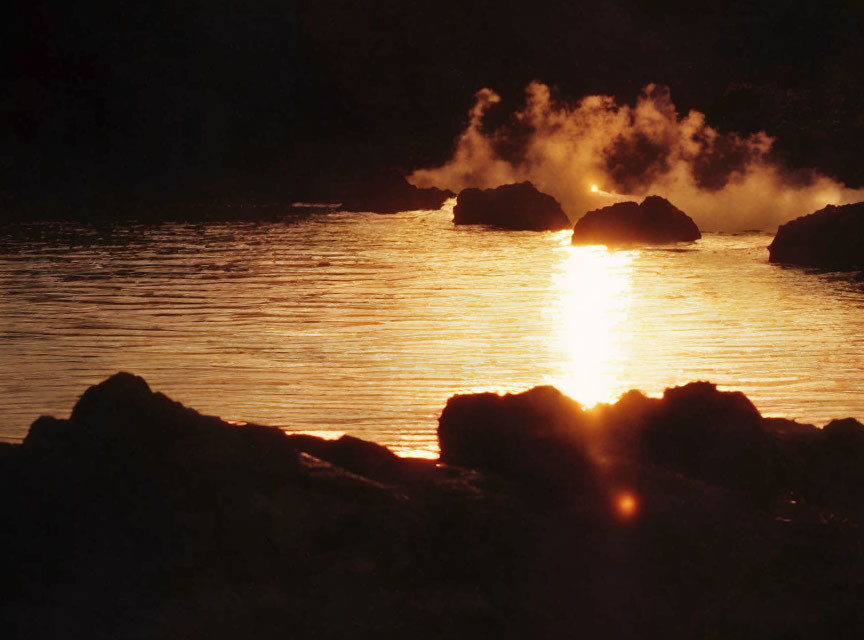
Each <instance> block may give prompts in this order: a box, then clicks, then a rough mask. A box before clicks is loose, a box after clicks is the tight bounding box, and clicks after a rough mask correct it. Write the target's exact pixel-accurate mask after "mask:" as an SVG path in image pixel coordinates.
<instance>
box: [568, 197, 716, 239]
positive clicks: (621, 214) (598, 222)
mask: <svg viewBox="0 0 864 640" xmlns="http://www.w3.org/2000/svg"><path fill="white" fill-rule="evenodd" d="M701 237H702V233H701V232H700V231H699V228H698V227H697V226H696V223H695V222H693V220H692V218H690V217H689V216H688V215H687V214H685V213H684V212H683V211H681V210H680V209H678V208H677V207H675V206H674V205H673V204H672V203H671V202H669V201H668V200H666V199H665V198H661V197H659V196H648V197H647V198H645V199H644V200H643V201H642V202H641V203H639V204H637V203H635V202H617V203H615V204H613V205H610V206H608V207H603V208H602V209H596V210H594V211H589V212H588V213H586V214H585V215H584V216H582V217H581V218H580V219H579V220H578V221H577V222H576V225H575V226H574V227H573V239H572V242H573V244H605V245H641V244H671V243H675V242H693V241H695V240H698V239H699V238H701Z"/></svg>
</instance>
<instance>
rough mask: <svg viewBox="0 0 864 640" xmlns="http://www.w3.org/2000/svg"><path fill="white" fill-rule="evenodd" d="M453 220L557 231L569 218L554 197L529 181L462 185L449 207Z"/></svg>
mask: <svg viewBox="0 0 864 640" xmlns="http://www.w3.org/2000/svg"><path fill="white" fill-rule="evenodd" d="M453 223H454V224H486V225H490V226H493V227H501V228H503V229H513V230H516V231H558V230H560V229H569V228H570V219H569V218H568V217H567V214H565V213H564V210H563V209H562V208H561V205H560V204H559V203H558V201H557V200H556V199H555V198H553V197H552V196H550V195H548V194H546V193H542V192H541V191H538V190H537V189H536V188H535V187H534V185H533V184H531V183H530V182H521V183H519V184H505V185H502V186H500V187H497V188H495V189H484V190H480V189H464V190H463V191H461V192H460V193H459V197H458V199H457V200H456V207H455V208H454V209H453Z"/></svg>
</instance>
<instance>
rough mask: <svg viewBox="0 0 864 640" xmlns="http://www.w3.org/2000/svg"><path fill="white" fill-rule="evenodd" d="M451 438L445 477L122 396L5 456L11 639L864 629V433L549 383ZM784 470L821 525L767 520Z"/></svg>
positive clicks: (363, 449) (52, 422)
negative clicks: (586, 392)
mask: <svg viewBox="0 0 864 640" xmlns="http://www.w3.org/2000/svg"><path fill="white" fill-rule="evenodd" d="M439 437H440V445H441V461H440V463H438V464H436V463H434V462H431V461H419V460H404V459H400V458H398V457H397V456H395V455H393V454H392V452H390V451H388V450H387V449H386V448H384V447H381V446H380V445H376V444H373V443H369V442H364V441H362V440H358V439H357V438H352V437H350V436H349V437H343V438H340V439H339V440H335V441H326V440H322V439H319V438H315V437H312V436H304V435H295V436H290V437H289V436H285V435H284V434H283V433H282V432H281V431H279V430H278V429H273V428H270V427H261V426H255V425H247V426H234V425H231V424H228V423H225V422H223V421H222V420H219V419H218V418H214V417H208V416H203V415H200V414H198V413H197V412H195V411H193V410H191V409H188V408H186V407H184V406H183V405H181V404H179V403H177V402H174V401H172V400H170V399H169V398H167V397H166V396H164V395H162V394H159V393H154V392H153V391H152V390H151V389H150V388H149V386H148V385H147V384H146V382H144V381H143V380H142V379H141V378H138V377H136V376H132V375H130V374H118V375H116V376H113V377H112V378H109V379H108V380H106V381H105V382H103V383H102V384H100V385H96V386H94V387H91V388H90V389H88V390H87V391H86V392H85V393H84V395H83V396H82V397H81V399H80V400H79V402H78V403H77V405H76V406H75V409H74V410H73V412H72V415H71V416H70V418H69V419H68V420H58V419H54V418H48V417H42V418H40V419H38V420H37V421H35V422H34V423H33V425H32V427H31V430H30V433H29V434H28V436H27V439H26V440H25V443H24V444H22V445H7V446H0V505H2V507H3V508H2V510H0V513H2V515H0V519H2V520H0V525H2V526H0V547H2V549H3V553H2V554H0V575H2V576H3V577H4V580H3V584H2V585H0V586H2V594H3V598H2V599H0V618H2V619H3V620H4V624H6V625H9V624H11V627H8V626H7V627H6V628H11V629H12V632H13V636H14V637H22V638H28V639H36V640H41V639H43V638H44V639H49V638H50V639H53V638H57V637H61V636H62V637H76V638H77V637H82V638H94V639H95V638H112V639H117V640H125V639H127V638H128V639H130V640H131V639H133V638H134V639H136V640H149V639H150V638H154V639H155V638H181V637H182V638H191V637H208V638H213V639H214V640H221V639H223V638H224V639H226V640H227V639H229V638H237V637H238V636H243V637H255V638H261V639H262V640H270V639H271V638H272V639H273V640H275V639H276V638H282V637H284V636H285V633H286V630H290V635H295V636H297V637H304V638H305V637H309V638H312V637H314V638H344V637H401V636H402V635H410V636H411V637H412V638H421V639H422V638H429V639H430V640H431V639H432V638H453V639H460V640H461V639H464V640H469V639H470V640H476V638H477V637H478V630H480V631H479V633H480V635H484V634H486V635H490V634H491V635H494V636H495V637H496V638H524V637H543V638H565V637H570V636H572V634H573V630H574V629H578V630H579V632H580V633H581V634H582V635H585V636H586V637H604V638H606V637H608V638H639V637H654V636H657V637H672V638H691V637H700V634H701V635H704V631H705V629H709V630H711V635H713V636H716V637H747V638H754V639H755V638H763V637H784V636H785V635H788V633H789V630H790V629H793V630H795V631H796V633H797V632H799V631H800V632H801V633H802V635H806V636H807V637H810V636H814V637H815V636H818V635H820V634H821V633H824V632H825V631H826V629H827V630H828V631H831V632H832V633H831V635H837V636H838V637H844V634H845V635H846V636H851V637H857V636H858V635H860V632H861V629H862V628H864V621H862V620H861V619H860V617H857V618H856V616H859V614H860V602H861V598H862V597H864V587H862V585H861V584H858V582H855V581H854V580H851V581H850V579H849V576H858V575H862V574H864V545H862V542H861V534H860V529H859V528H858V527H857V523H859V522H861V521H862V519H864V513H862V511H861V510H860V506H859V505H860V504H861V503H862V499H861V495H864V478H862V475H864V472H862V471H861V470H862V469H864V426H862V425H861V424H859V423H858V422H856V421H854V420H842V421H835V422H832V423H831V424H829V425H828V426H827V427H826V428H825V429H824V430H818V429H815V428H812V427H810V426H808V425H799V424H797V423H794V422H792V421H784V420H780V419H762V418H761V417H760V416H759V413H758V411H757V410H756V409H755V408H754V407H753V405H752V404H751V403H750V402H749V401H748V400H747V399H746V398H745V397H744V396H743V395H742V394H738V393H726V392H720V391H718V390H717V389H716V387H715V386H714V385H712V384H709V383H704V382H702V383H692V384H689V385H685V386H683V387H677V388H674V389H668V390H667V391H666V393H665V394H664V396H663V397H662V398H649V397H646V396H645V395H644V394H642V393H640V392H636V391H632V392H629V393H627V394H625V395H624V396H622V398H621V399H620V400H619V401H618V402H617V403H615V404H612V405H601V406H598V407H597V408H595V409H592V410H589V411H586V410H584V409H583V408H582V407H581V406H580V405H579V404H578V403H576V402H574V401H573V400H571V399H569V398H567V397H566V396H564V395H563V394H561V393H560V392H558V391H557V390H555V389H554V388H552V387H537V388H534V389H531V390H530V391H526V392H524V393H520V394H508V395H504V396H499V395H495V394H475V395H463V396H454V397H453V398H451V399H450V400H449V401H448V403H447V406H446V407H445V408H444V411H443V413H442V416H441V420H440V424H439ZM790 451H791V452H794V455H793V454H790ZM777 457H780V458H784V459H785V458H790V460H791V459H792V458H794V461H793V462H794V464H793V466H795V467H796V469H797V470H798V471H800V473H799V474H797V475H795V474H790V475H788V476H785V475H781V476H776V477H775V483H776V482H780V485H781V486H778V487H776V488H775V491H777V492H778V493H781V494H783V495H787V494H788V496H793V495H794V496H795V497H796V498H798V502H807V503H808V504H809V503H811V502H812V504H814V505H818V506H817V507H814V508H815V509H816V513H817V516H816V517H810V516H809V515H807V517H804V516H803V515H802V514H803V513H804V511H803V510H802V509H798V508H797V506H801V505H793V504H792V502H793V501H792V500H789V501H787V507H788V509H787V511H788V517H786V515H784V516H783V517H779V516H778V514H779V513H780V512H778V511H777V510H776V509H777V508H776V507H775V506H772V504H771V503H770V502H769V501H767V500H759V499H757V500H754V499H752V498H753V496H761V494H762V492H763V488H764V483H763V479H762V478H763V473H762V472H760V470H759V469H758V468H756V467H758V465H760V464H761V465H763V471H765V470H769V471H770V469H771V468H773V467H772V465H773V464H774V462H772V461H773V460H775V459H776V458H777ZM790 464H792V463H790ZM479 469H483V470H485V471H481V470H479ZM736 476H737V477H736ZM787 480H788V485H787V484H783V483H784V482H786V481H787ZM526 488H527V489H528V491H526V490H525V489H526ZM562 489H565V491H561V490H562ZM622 495H624V496H629V497H630V498H631V499H632V500H633V504H634V505H635V506H634V508H633V509H631V510H624V511H622V510H621V508H620V506H618V505H620V499H621V496H622ZM742 496H743V497H745V498H746V499H742ZM548 497H551V498H553V499H548ZM562 498H563V499H562ZM823 505H824V506H823ZM793 507H796V508H793ZM787 511H783V512H782V513H783V514H786V513H787ZM808 513H809V512H808ZM850 514H851V515H850ZM838 585H839V586H838ZM562 594H563V595H562ZM622 603H626V606H622ZM502 612H506V615H502ZM834 620H837V622H836V623H835V622H833V621H834ZM742 630H743V631H742Z"/></svg>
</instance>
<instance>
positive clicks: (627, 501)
mask: <svg viewBox="0 0 864 640" xmlns="http://www.w3.org/2000/svg"><path fill="white" fill-rule="evenodd" d="M615 511H616V512H617V513H618V515H619V517H621V518H622V519H623V520H631V519H633V518H634V517H636V514H637V513H639V499H638V498H637V497H636V496H635V495H634V494H633V493H631V492H629V491H620V492H618V493H617V494H615Z"/></svg>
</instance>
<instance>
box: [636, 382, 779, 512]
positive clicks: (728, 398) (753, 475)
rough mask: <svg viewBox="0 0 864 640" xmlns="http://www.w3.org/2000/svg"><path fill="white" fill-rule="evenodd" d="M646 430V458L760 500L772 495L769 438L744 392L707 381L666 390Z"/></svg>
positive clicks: (757, 412) (643, 450) (760, 419)
mask: <svg viewBox="0 0 864 640" xmlns="http://www.w3.org/2000/svg"><path fill="white" fill-rule="evenodd" d="M644 429H645V431H644V436H643V444H642V452H643V456H644V460H646V461H648V462H651V463H654V464H659V465H661V466H664V467H666V468H668V469H672V470H675V471H678V472H681V473H685V474H687V475H689V476H692V477H695V478H700V479H702V480H705V481H706V482H709V483H711V484H717V485H720V486H724V487H728V488H730V489H734V490H736V491H739V492H741V493H742V494H744V495H748V496H752V497H753V498H755V499H756V500H757V501H758V500H763V499H766V498H767V497H768V495H767V492H768V490H769V470H770V469H769V464H770V461H771V450H770V447H769V439H768V436H767V434H766V432H765V430H764V428H763V426H762V416H761V415H760V414H759V411H758V410H757V409H756V407H755V406H753V403H752V402H750V400H748V399H747V397H746V396H745V395H744V394H743V393H740V392H724V391H718V390H717V386H716V385H714V384H711V383H708V382H691V383H690V384H687V385H685V386H683V387H674V388H671V389H666V391H665V392H664V393H663V398H662V399H660V401H659V402H658V404H657V408H656V411H655V412H651V413H650V414H649V416H648V417H647V420H646V424H645V427H644Z"/></svg>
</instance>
